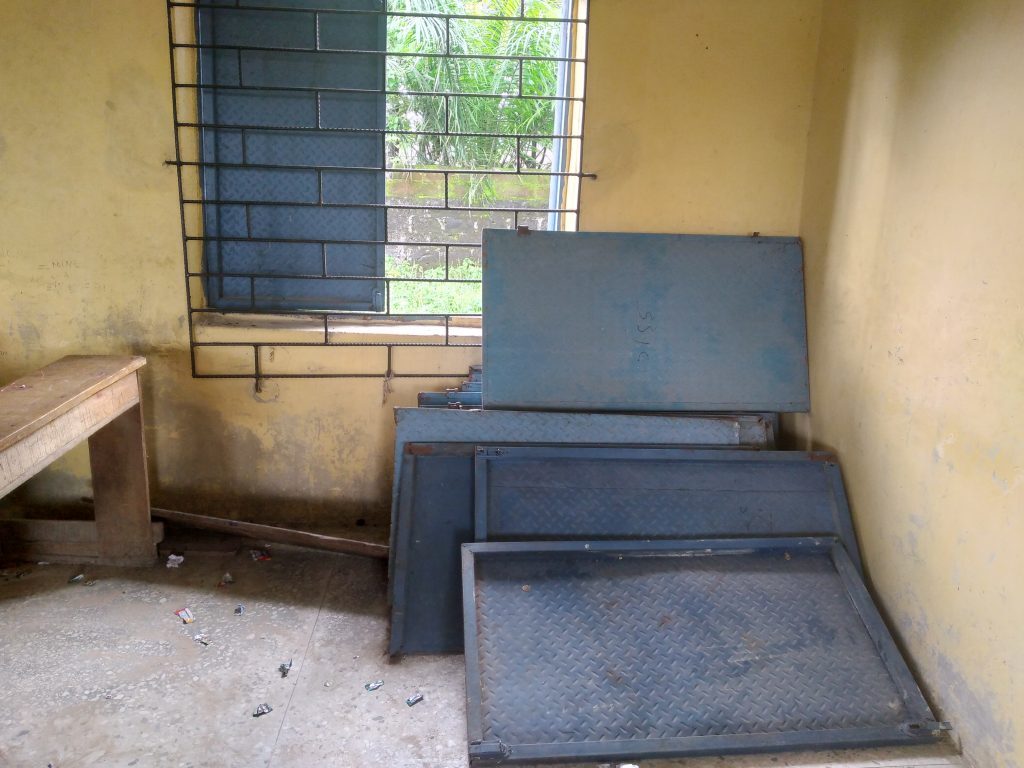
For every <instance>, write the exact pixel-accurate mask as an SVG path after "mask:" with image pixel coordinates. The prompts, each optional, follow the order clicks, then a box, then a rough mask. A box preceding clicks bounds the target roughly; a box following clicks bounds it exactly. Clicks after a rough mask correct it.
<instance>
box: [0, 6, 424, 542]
mask: <svg viewBox="0 0 1024 768" xmlns="http://www.w3.org/2000/svg"><path fill="white" fill-rule="evenodd" d="M168 71H169V63H168V54H167V17H166V11H165V4H164V3H163V2H162V1H161V0H145V1H144V2H143V1H142V0H102V2H83V1H82V0H57V2H50V3H14V2H8V3H0V307H2V316H0V381H6V380H9V379H11V378H14V377H15V376H17V375H20V374H22V373H25V372H27V371H29V370H31V369H33V368H35V367H38V366H41V365H44V364H46V363H48V362H51V361H52V360H54V359H56V358H58V357H60V356H62V355H64V354H69V353H110V352H127V351H131V352H135V353H139V354H144V355H146V356H147V357H148V359H149V366H148V368H147V369H144V370H143V379H144V381H145V384H146V392H145V405H146V409H147V414H146V415H147V420H148V427H149V429H148V445H149V453H150V462H151V467H150V477H151V483H152V486H153V491H154V502H155V503H157V504H163V505H165V506H172V507H177V508H180V509H187V510H194V511H213V512H215V513H217V514H223V515H226V516H237V517H243V518H247V519H254V520H268V521H272V520H316V521H319V522H322V523H344V522H351V521H352V520H353V519H355V518H358V517H361V516H367V517H374V516H376V519H378V520H384V519H385V518H383V517H381V512H382V509H383V506H382V503H383V501H384V500H385V499H387V498H389V494H388V473H389V472H390V467H389V464H390V462H389V461H388V456H389V453H388V451H389V443H390V442H391V441H392V439H393V420H392V414H391V408H390V406H391V405H394V404H410V403H413V402H415V391H416V389H417V388H418V387H417V384H418V383H417V382H411V381H408V380H399V381H396V382H394V384H393V388H394V390H395V392H394V393H393V394H392V395H391V397H390V398H389V404H388V407H384V406H382V404H381V403H382V387H381V381H380V380H379V379H377V380H375V379H366V380H348V381H322V380H320V381H318V380H310V381H272V382H269V383H268V384H267V386H266V387H265V390H264V392H263V393H261V394H258V395H257V394H256V393H254V392H253V387H252V383H251V382H249V381H230V380H194V379H192V378H191V374H190V368H189V357H188V333H187V327H186V321H185V316H184V312H185V289H184V278H183V275H182V272H183V269H182V255H181V233H180V223H179V214H178V202H177V186H176V180H175V172H174V169H173V168H172V167H171V166H166V165H165V164H164V161H165V160H166V159H169V158H173V157H174V138H173V131H172V128H171V125H172V123H171V100H170V87H169V83H170V77H169V74H168ZM87 473H88V460H87V454H86V453H85V451H84V449H82V450H76V451H75V452H73V454H71V455H69V457H68V458H67V459H66V460H62V461H60V462H58V464H56V465H54V467H52V468H51V469H50V470H48V471H47V472H46V473H45V474H44V475H43V476H41V477H40V478H39V480H38V481H37V482H35V483H34V484H32V485H31V486H30V487H26V489H25V490H26V491H27V492H28V493H26V494H23V496H29V497H31V498H32V499H38V498H42V499H50V498H53V497H58V498H61V497H67V498H72V499H73V498H76V497H78V496H80V495H81V494H82V493H86V492H87V491H88V487H87V485H86V482H87V481H86V479H85V478H86V476H87Z"/></svg>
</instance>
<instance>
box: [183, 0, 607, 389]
mask: <svg viewBox="0 0 1024 768" xmlns="http://www.w3.org/2000/svg"><path fill="white" fill-rule="evenodd" d="M325 4H326V3H323V2H322V3H321V4H320V5H321V6H322V5H325ZM370 4H371V5H373V6H374V8H370V9H366V10H363V9H348V8H346V9H342V8H328V7H317V3H315V2H312V0H311V2H310V3H309V4H308V5H307V4H306V3H305V2H297V3H293V4H291V5H275V4H274V3H273V2H267V3H266V4H260V3H246V2H245V0H233V1H232V2H219V3H218V2H212V1H211V0H206V1H205V2H187V1H186V0H167V29H168V37H169V43H170V63H171V87H172V94H173V115H174V129H175V159H174V160H173V161H169V162H170V163H172V164H174V165H175V166H176V168H177V177H178V191H179V203H180V210H181V232H182V240H183V250H184V268H185V277H186V296H187V303H188V321H189V339H190V346H191V356H192V373H193V376H195V377H197V378H241V379H255V381H256V385H257V387H259V386H260V382H261V380H263V379H268V378H363V377H384V378H400V377H405V378H452V377H459V376H464V375H465V372H466V366H467V365H468V364H469V363H471V362H477V361H478V356H479V351H478V348H479V347H480V336H479V327H480V315H479V314H478V313H449V314H440V313H429V312H418V313H415V314H405V313H401V312H396V311H394V307H393V298H394V294H395V291H396V286H399V285H400V284H413V285H415V284H424V285H438V286H441V285H459V284H471V285H478V284H479V283H480V280H479V279H467V278H460V277H456V276H453V275H452V274H450V273H451V266H452V260H453V257H458V256H459V255H461V256H462V257H463V258H466V257H467V256H473V255H475V254H476V253H478V252H479V249H480V240H479V235H480V230H481V229H482V226H474V229H475V232H474V234H475V237H474V238H473V239H471V240H460V239H457V238H456V237H444V236H441V237H438V236H427V237H424V238H420V239H416V238H414V239H408V238H402V237H401V235H400V233H396V232H394V231H392V230H393V227H392V226H390V224H391V217H392V215H394V212H408V213H410V214H413V215H414V214H416V213H430V212H436V213H437V214H438V215H441V213H442V212H448V213H458V214H470V215H473V216H477V215H479V216H481V223H482V222H483V221H484V220H483V217H495V216H497V217H501V219H500V220H501V221H503V222H505V225H510V226H511V227H512V228H519V227H521V226H532V227H534V228H537V227H538V224H540V226H541V227H542V228H546V227H545V222H546V225H547V226H551V227H552V228H558V229H570V230H575V229H576V228H577V223H578V219H577V217H578V213H579V183H580V180H581V179H582V178H593V177H594V176H593V174H586V173H583V172H582V167H581V155H582V138H583V108H584V102H585V88H584V85H585V70H586V61H587V55H586V49H587V9H586V0H567V2H566V6H565V7H566V8H567V9H569V10H571V13H566V14H563V15H561V16H560V17H557V18H549V17H536V16H531V15H529V14H528V8H527V0H520V2H519V3H518V13H517V14H512V15H499V14H487V13H483V12H481V13H459V14H456V13H441V12H438V13H433V12H419V11H415V10H412V11H411V10H408V9H407V8H405V9H403V8H402V7H400V2H396V0H387V2H384V1H382V2H379V3H370ZM505 5H507V3H506V4H505ZM377 6H379V7H377ZM472 7H473V8H474V9H477V10H479V9H481V8H483V9H484V10H486V9H487V8H488V5H487V3H483V4H479V3H474V4H473V5H472ZM203 9H209V10H210V11H215V10H216V11H224V10H229V11H231V12H232V13H235V12H242V13H245V12H253V13H264V14H265V13H268V12H272V13H275V14H281V18H282V19H284V18H286V15H287V14H302V15H305V16H309V15H312V18H313V20H314V23H315V25H316V46H315V47H302V46H294V47H293V46H285V45H240V44H230V45H228V44H221V43H219V42H218V43H207V42H201V41H200V38H199V35H198V34H197V18H198V17H197V14H198V13H199V12H201V11H202V10H203ZM345 15H358V16H359V17H383V19H384V22H385V23H387V20H388V19H390V18H421V19H436V20H438V22H441V23H443V25H444V41H445V42H444V50H443V51H423V52H407V51H406V52H398V51H390V50H387V46H386V45H385V46H384V50H365V49H362V48H344V47H337V46H321V39H320V38H321V34H320V30H321V20H322V19H323V18H325V17H328V16H335V17H343V16H345ZM464 21H469V22H474V21H487V22H493V21H505V22H510V23H516V24H541V25H543V24H561V25H565V26H564V29H565V30H567V34H566V35H565V36H564V37H565V39H564V40H563V43H562V46H563V47H562V50H560V51H559V54H560V55H558V56H535V55H490V54H475V53H472V52H470V53H458V52H453V51H452V24H453V22H464ZM203 51H222V52H223V51H228V52H233V53H234V54H236V55H237V56H238V70H237V71H238V78H237V83H235V84H225V83H220V82H218V83H210V82H207V81H206V80H200V73H199V59H200V56H201V55H202V52H203ZM251 51H257V52H270V53H275V54H278V53H280V54H285V55H288V54H301V55H306V56H308V55H314V56H316V55H321V54H323V55H330V56H338V55H342V56H346V55H350V56H358V57H382V66H383V76H382V78H381V79H382V82H380V86H381V87H380V88H375V89H368V88H356V87H340V86H330V85H323V84H320V83H316V84H313V85H309V86H305V85H300V86H296V85H282V86H278V85H273V86H269V85H266V84H264V85H259V84H251V83H246V82H244V78H243V67H242V56H243V55H244V54H245V53H247V52H251ZM410 57H419V58H423V59H443V60H444V59H446V60H460V61H465V60H479V61H488V62H490V61H494V62H510V63H512V65H513V66H514V68H515V69H514V71H515V74H514V76H513V77H514V80H515V83H516V87H515V88H514V89H510V91H511V92H504V90H503V89H498V90H495V91H494V92H488V93H479V92H472V91H464V90H458V89H452V88H443V89H439V90H403V89H395V88H389V87H388V86H389V82H388V75H387V66H388V65H387V62H388V61H389V59H393V58H410ZM529 62H541V63H549V64H550V63H555V64H557V65H558V66H559V67H562V68H563V69H562V73H563V74H562V75H561V76H562V77H564V78H565V81H564V82H565V83H566V85H565V87H564V88H563V89H562V90H561V91H559V92H558V93H554V94H552V93H536V94H534V93H529V92H528V91H524V66H525V65H526V64H527V63H529ZM268 91H272V92H274V93H278V92H280V93H296V94H312V95H313V98H314V99H315V104H316V115H315V123H314V124H311V125H280V126H269V127H268V125H265V124H246V123H238V122H217V121H211V120H209V119H204V118H203V117H202V115H201V110H200V100H201V99H202V98H203V97H204V94H211V93H216V92H231V93H243V94H248V93H250V92H268ZM332 94H354V95H357V96H358V95H359V94H367V95H375V96H382V95H383V97H384V98H388V97H418V98H429V99H443V124H442V125H440V126H417V128H416V129H415V130H403V129H397V128H394V129H393V128H392V126H391V124H390V113H389V112H385V119H384V122H383V123H382V127H376V128H362V127H339V126H329V125H325V124H324V121H323V120H322V107H323V105H324V99H325V97H329V96H331V95H332ZM461 99H490V100H493V99H500V100H506V101H507V100H509V99H528V100H530V101H536V102H538V103H540V102H554V103H555V104H556V105H557V108H556V111H555V122H554V124H553V126H552V127H553V128H554V129H555V130H553V131H551V132H544V133H536V132H534V133H527V132H523V133H517V132H515V131H503V130H501V129H500V126H497V127H496V130H494V131H490V130H478V131H458V130H453V129H452V125H451V112H452V109H453V108H454V107H457V106H459V104H458V103H457V100H461ZM438 103H440V102H438ZM204 129H209V130H217V131H223V132H225V133H237V134H238V136H239V138H240V139H241V147H242V157H241V162H228V161H222V160H217V159H215V160H211V159H208V158H205V157H204V156H203V152H202V149H201V148H202V146H203V134H202V132H203V130H204ZM255 131H258V132H259V133H260V134H263V135H266V134H273V135H277V134H281V135H289V134H294V135H299V136H304V135H311V134H312V135H321V134H331V135H337V136H352V137H364V138H365V137H367V136H379V137H380V145H379V150H380V152H379V157H380V163H379V164H377V165H358V164H346V163H330V162H325V163H317V162H294V163H283V162H276V161H275V162H270V163H264V162H250V158H249V157H247V156H246V147H247V141H246V137H247V136H249V135H251V133H252V132H255ZM399 136H417V137H419V136H425V137H436V138H439V139H442V140H444V141H451V140H453V139H455V140H461V139H469V140H481V139H482V140H492V139H499V140H506V141H510V142H512V143H513V146H514V164H512V163H509V164H508V167H482V168H475V167H448V164H445V165H444V166H443V167H429V168H427V167H417V166H411V167H403V166H402V165H401V164H400V163H399V164H397V165H393V164H390V163H389V156H388V151H387V146H388V141H389V138H391V137H399ZM531 140H550V141H551V142H552V144H551V146H552V150H553V151H555V152H556V155H555V159H553V160H552V161H551V165H550V167H549V168H531V167H526V164H525V163H524V157H523V143H524V142H526V141H531ZM559 144H560V145H561V146H560V147H558V146H557V145H559ZM559 154H560V156H561V161H560V162H558V158H559ZM556 162H558V164H557V165H556ZM207 169H217V171H218V172H219V171H221V170H224V171H253V170H257V171H259V170H268V171H271V170H272V171H302V172H312V173H315V175H316V187H317V189H318V193H317V195H316V198H317V199H315V200H309V201H306V202H289V201H275V200H264V199H255V198H252V199H249V198H244V197H243V198H235V197H232V198H230V199H219V198H218V199H204V195H203V182H202V174H203V173H205V172H206V171H207ZM371 172H372V173H375V174H382V175H383V177H384V178H394V176H392V175H393V174H410V175H415V176H416V177H417V178H421V177H422V178H424V179H436V180H438V181H439V184H440V185H439V186H438V187H437V190H438V191H441V192H442V193H443V197H441V196H440V195H438V197H441V199H440V200H437V201H434V200H431V201H429V202H425V203H422V204H418V203H408V202H394V203H393V202H392V201H391V200H390V199H388V198H385V202H384V203H365V202H336V201H332V200H329V199H326V198H325V193H324V188H325V178H328V177H330V176H331V175H333V174H364V175H365V174H367V173H371ZM481 177H487V178H490V177H494V178H504V177H518V178H519V179H525V178H529V177H545V178H548V179H551V180H552V181H553V182H554V184H553V186H555V190H556V191H555V192H553V193H552V199H551V200H549V204H548V205H546V206H539V205H532V206H531V205H522V206H517V205H504V204H501V203H503V202H505V201H498V200H494V201H486V200H485V201H483V203H485V204H480V203H478V202H477V203H474V201H472V200H470V201H469V202H468V203H465V204H460V202H462V201H460V199H459V196H458V194H456V193H455V190H454V189H453V182H455V180H459V181H460V183H466V182H471V181H472V180H474V179H479V178H481ZM488 202H490V203H492V204H486V203H488ZM551 203H554V204H551ZM209 206H215V207H216V208H215V209H214V210H220V209H221V207H222V206H224V207H226V206H233V207H234V208H233V209H232V210H237V209H242V210H244V217H245V236H238V235H237V234H232V235H224V234H209V233H208V232H207V231H205V230H206V226H205V220H204V209H206V208H208V207H209ZM286 208H287V209H294V210H299V211H301V210H304V209H306V210H332V209H333V210H345V211H367V212H373V211H375V210H376V211H381V212H382V213H383V222H384V227H383V237H382V238H379V239H377V238H375V239H366V238H362V239H360V238H346V236H345V234H346V233H344V232H338V234H337V236H336V237H312V236H310V237H273V236H267V235H265V234H264V235H258V236H254V230H253V223H252V214H253V212H254V210H255V211H262V210H273V209H286ZM493 225H494V224H491V226H493ZM332 234H333V233H332ZM428 234H429V233H428ZM445 234H448V233H442V235H445ZM252 242H258V243H261V244H290V245H313V246H314V247H315V246H317V245H319V246H320V253H321V263H320V265H319V266H320V269H319V271H316V272H313V271H310V270H308V269H294V270H289V271H280V270H275V271H273V272H267V271H244V270H243V271H238V270H229V269H225V268H224V267H223V265H221V266H220V268H219V269H211V267H210V265H209V264H208V263H207V260H206V255H205V250H206V249H207V247H208V244H210V243H217V244H220V243H252ZM332 246H372V247H381V248H390V247H399V248H405V249H415V248H427V249H434V252H435V253H437V255H438V256H439V257H440V258H443V266H444V271H443V275H444V276H443V277H426V276H418V277H396V276H393V275H388V274H386V273H384V274H380V273H377V274H372V275H367V274H362V275H360V274H337V273H334V272H332V271H331V270H330V269H329V265H328V250H329V248H330V247H332ZM210 279H218V280H221V281H223V280H224V279H238V280H242V281H246V280H247V281H248V291H249V295H248V302H247V305H246V303H245V302H244V301H243V305H242V306H211V303H210V302H209V301H208V300H207V291H208V290H209V286H210V283H209V280H210ZM295 279H303V280H306V279H308V280H316V281H334V282H336V281H343V282H346V283H349V284H356V283H357V282H358V281H372V282H373V283H377V284H379V285H381V286H382V288H383V297H382V305H381V306H380V308H379V309H378V310H377V311H366V310H365V309H352V310H350V309H338V308H330V307H327V308H324V307H317V306H308V307H306V306H302V307H297V308H279V307H273V308H271V309H267V308H265V307H261V306H260V302H259V301H258V299H257V293H258V290H257V281H274V280H295ZM423 347H430V348H445V349H443V350H436V351H435V353H431V358H430V359H425V358H423V356H422V355H416V354H414V353H416V352H417V351H419V348H423ZM325 348H330V349H331V350H333V351H332V352H331V353H330V354H331V355H332V356H337V355H338V354H341V355H342V358H343V359H342V360H340V361H333V362H332V361H331V360H327V359H325V358H324V357H323V356H324V355H326V354H327V353H324V352H323V350H324V349H325ZM215 353H216V354H215ZM349 353H351V354H349ZM407 355H412V357H411V358H410V359H408V360H405V359H403V356H407ZM281 358H284V359H285V360H286V361H287V360H290V361H291V362H290V363H288V362H286V363H284V364H282V362H281ZM446 360H448V361H453V362H451V364H450V366H449V364H448V363H447V362H445V361H446ZM289 365H291V366H292V367H289ZM446 367H450V368H451V371H450V372H449V371H448V370H445V368H446Z"/></svg>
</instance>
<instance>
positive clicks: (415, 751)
mask: <svg viewBox="0 0 1024 768" xmlns="http://www.w3.org/2000/svg"><path fill="white" fill-rule="evenodd" d="M384 578H385V566H384V564H383V563H375V562H372V561H368V560H359V559H357V558H339V560H338V565H337V570H336V571H335V573H334V576H333V578H332V581H331V587H330V588H329V589H328V595H327V598H326V600H325V601H324V606H323V609H322V610H321V612H320V619H319V621H318V622H317V626H316V629H315V631H314V632H313V636H312V638H311V640H310V646H309V651H308V653H307V654H306V655H305V657H304V660H303V667H302V669H301V670H300V672H299V676H298V683H297V687H296V690H295V695H294V696H293V698H292V702H291V705H290V707H289V709H288V712H287V715H286V717H285V722H284V727H283V728H282V731H281V738H280V740H279V742H278V745H277V749H276V751H275V753H274V757H273V761H272V763H271V765H272V768H277V767H278V766H293V765H294V766H297V765H301V764H302V760H304V759H312V760H314V761H322V764H324V765H351V766H371V765H382V766H384V765H386V766H395V768H427V767H428V766H431V767H436V768H461V767H462V766H465V765H467V760H466V725H465V715H464V704H463V697H464V691H465V676H464V672H463V662H462V657H461V656H422V657H406V658H404V659H402V660H400V661H397V662H394V663H389V662H388V660H387V657H386V653H385V649H386V639H387V610H386V595H385V589H384ZM375 680H383V681H384V685H383V686H382V687H381V688H379V689H378V690H376V691H367V690H366V689H365V687H364V686H365V684H366V683H369V682H372V681H375ZM325 684H328V685H325ZM416 693H420V694H422V695H423V700H422V701H421V702H419V703H418V704H416V705H415V706H412V707H409V706H407V705H406V703H405V700H406V698H408V697H410V696H412V695H413V694H416Z"/></svg>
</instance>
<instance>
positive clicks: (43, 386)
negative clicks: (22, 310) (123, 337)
mask: <svg viewBox="0 0 1024 768" xmlns="http://www.w3.org/2000/svg"><path fill="white" fill-rule="evenodd" d="M145 364H146V358H144V357H134V356H129V355H69V356H68V357H62V358H61V359H60V360H58V361H57V362H55V363H51V364H50V365H48V366H46V367H45V368H40V369H39V370H38V371H35V372H34V373H30V374H29V375H28V376H24V377H22V378H20V379H18V380H17V381H13V382H11V383H10V384H7V385H6V386H3V387H0V451H3V450H5V449H7V448H9V447H11V446H12V445H14V444H15V443H17V442H19V441H21V440H24V439H25V438H26V437H28V436H29V435H31V434H32V433H33V432H35V431H36V430H38V429H40V428H42V427H44V426H46V425H47V424H49V423H50V422H51V421H53V420H54V419H55V418H57V417H58V416H60V415H61V414H62V413H66V412H67V411H69V410H71V409H72V408H74V407H75V406H76V405H78V404H79V403H81V402H82V401H84V400H87V399H88V398H89V397H91V396H92V395H94V394H96V393H97V392H99V391H100V390H102V389H104V388H105V387H109V386H110V385H111V384H113V383H114V382H116V381H118V380H119V379H123V378H124V377H125V376H127V375H128V374H130V373H132V372H134V371H136V370H138V369H139V368H141V367H142V366H144V365H145Z"/></svg>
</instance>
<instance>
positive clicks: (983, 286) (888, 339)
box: [798, 0, 1024, 768]
mask: <svg viewBox="0 0 1024 768" xmlns="http://www.w3.org/2000/svg"><path fill="white" fill-rule="evenodd" d="M1022 41H1024V2H1021V1H1020V0H1012V1H999V0H996V1H993V2H963V1H962V0H958V1H949V2H945V1H944V2H938V1H934V2H911V1H908V0H877V1H875V2H863V1H862V2H851V0H829V1H828V2H826V4H825V11H824V15H823V24H822V31H821V40H820V52H821V53H820V59H819V64H818V73H817V81H816V88H815V101H814V112H813V117H812V122H811V132H810V141H809V150H808V159H807V176H806V182H805V189H804V202H803V215H802V225H801V229H800V233H801V235H802V236H803V237H804V238H805V246H806V258H807V280H808V293H807V299H808V327H809V340H810V361H811V393H812V403H813V413H812V416H811V419H810V422H809V423H808V421H807V420H806V419H802V420H800V421H799V424H798V428H799V431H800V433H801V434H802V435H803V437H804V439H808V440H809V441H810V442H811V443H813V444H814V445H816V446H819V447H827V448H832V449H835V450H837V451H838V452H839V455H840V458H841V460H842V465H843V472H844V475H845V478H846V482H847V487H848V489H849V492H850V495H851V503H852V507H853V512H854V517H855V522H856V526H857V531H858V536H859V537H860V540H861V543H862V547H863V551H864V555H865V557H866V562H867V568H868V571H869V575H870V579H871V581H872V582H873V585H874V587H875V590H876V593H877V594H878V595H879V596H880V599H881V604H882V606H883V608H884V611H885V612H886V613H887V615H888V617H889V618H890V619H891V622H892V623H893V624H894V626H895V629H896V631H897V634H898V635H899V637H900V638H901V640H902V641H903V643H904V644H905V647H906V648H907V649H908V650H909V652H910V655H911V657H912V658H913V660H914V662H915V664H916V666H917V667H918V669H919V672H920V676H921V678H922V679H923V681H924V683H925V684H926V687H927V689H928V690H929V691H930V693H931V694H932V696H933V700H934V701H935V702H936V703H937V704H938V705H939V707H940V708H941V710H942V713H943V715H944V716H945V717H947V718H949V719H950V720H952V721H953V724H954V725H955V727H956V728H957V732H958V735H959V736H960V737H961V738H962V740H963V745H964V749H965V752H966V754H967V755H968V756H969V757H972V758H974V760H975V762H976V764H977V765H978V766H979V768H994V767H996V766H1021V765H1024V661H1022V659H1024V590H1022V587H1024V544H1022V542H1024V436H1022V435H1024V432H1022V430H1021V427H1020V424H1019V420H1020V417H1021V414H1022V413H1024V293H1022V291H1024V85H1022V84H1024V42H1022Z"/></svg>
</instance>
